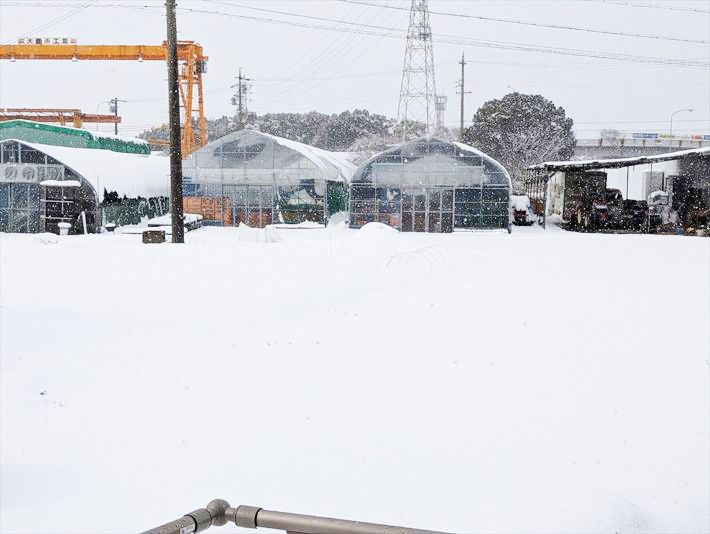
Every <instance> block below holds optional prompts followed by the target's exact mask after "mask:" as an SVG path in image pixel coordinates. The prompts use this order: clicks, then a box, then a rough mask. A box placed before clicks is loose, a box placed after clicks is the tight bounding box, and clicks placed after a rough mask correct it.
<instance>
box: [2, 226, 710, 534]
mask: <svg viewBox="0 0 710 534" xmlns="http://www.w3.org/2000/svg"><path fill="white" fill-rule="evenodd" d="M239 232H240V230H238V229H235V228H215V227H202V228H200V229H197V230H195V231H193V232H190V236H189V237H186V243H185V244H184V245H172V244H167V245H165V246H146V245H143V244H142V243H141V238H140V236H139V235H127V234H116V235H114V234H100V235H87V236H72V238H71V239H62V240H59V242H58V243H56V244H55V245H53V246H51V247H46V246H39V245H38V244H37V242H36V241H35V239H36V237H37V236H31V235H20V234H0V250H1V253H0V332H2V335H0V473H1V475H2V476H0V509H1V510H2V514H0V531H1V532H26V533H34V532H48V533H59V532H78V533H81V532H87V533H88V532H93V533H102V532H103V533H108V532H142V531H144V530H147V529H149V528H151V527H155V526H158V525H161V524H164V523H166V522H167V521H170V520H172V519H174V518H175V517H180V516H182V514H185V513H188V512H189V511H191V510H194V509H196V508H200V507H203V506H205V505H206V504H207V502H208V501H210V500H211V499H213V498H224V499H227V500H229V501H230V503H231V504H232V505H235V506H236V505H239V504H253V505H257V506H263V507H265V508H267V509H272V510H282V511H287V512H297V513H299V512H300V513H306V514H318V515H324V516H328V517H342V518H345V519H354V520H360V521H370V522H378V523H385V524H391V525H403V526H411V527H415V528H425V529H436V530H443V531H448V532H470V533H481V532H487V533H503V532H508V533H509V532H516V533H523V532H524V533H543V532H544V533H562V532H565V533H582V532H583V533H585V534H596V533H600V534H601V533H609V532H624V533H657V534H660V533H669V532H674V533H675V532H681V533H700V532H708V531H710V504H709V503H710V487H709V485H708V477H707V474H708V472H710V458H709V457H708V450H710V428H709V427H708V424H707V423H708V420H710V375H709V373H708V369H709V367H708V365H709V362H708V354H710V339H709V338H708V335H707V333H708V330H707V326H708V324H710V309H709V308H708V295H709V294H710V279H708V276H707V273H708V272H710V255H708V246H709V244H710V240H709V239H708V238H697V237H682V236H652V235H613V234H581V233H572V232H564V231H561V230H560V231H555V232H550V231H549V230H548V231H541V230H540V231H537V230H534V229H527V228H523V229H520V231H519V230H518V229H517V228H516V229H515V230H514V231H513V234H512V235H510V236H509V235H508V234H507V233H468V232H463V233H454V234H415V233H406V232H405V233H396V231H393V230H392V229H387V228H381V227H378V225H376V224H373V225H372V226H370V225H366V226H365V227H363V228H362V229H360V230H357V231H356V230H347V231H344V230H343V231H337V232H334V231H331V230H330V229H327V230H324V231H321V232H314V231H310V230H305V229H302V230H293V231H289V232H281V236H282V238H283V240H282V242H281V243H279V244H278V246H257V245H255V244H254V243H250V242H239V240H238V234H239ZM380 234H381V235H384V236H386V237H387V239H380V237H381V235H380ZM428 247H438V248H439V249H441V251H442V253H444V254H445V255H446V257H447V258H450V259H447V260H446V261H444V260H443V259H442V260H441V261H439V262H434V261H433V260H432V262H431V263H432V265H431V266H430V267H428V268H426V269H424V268H422V269H418V270H417V269H408V268H405V267H402V268H390V267H385V266H383V265H381V261H382V259H383V258H385V257H390V256H393V255H396V254H403V255H405V254H406V253H408V252H410V251H417V250H426V249H428ZM432 252H434V250H432ZM649 266H651V267H649ZM659 273H662V276H660V277H659ZM663 280H668V281H670V282H669V283H667V284H665V285H664V284H663ZM659 284H660V286H659ZM649 287H662V288H663V290H660V291H654V292H649V291H648V288H649ZM521 295H523V296H524V297H525V299H526V300H525V302H526V304H525V305H523V306H520V305H518V303H519V302H520V297H521ZM527 303H530V304H527ZM659 429H660V430H659ZM37 503H41V513H38V512H37ZM78 503H80V510H79V512H77V510H78V508H77V506H78ZM146 503H150V506H146ZM213 528H217V532H238V531H239V529H237V528H236V527H231V528H230V527H229V526H224V527H213Z"/></svg>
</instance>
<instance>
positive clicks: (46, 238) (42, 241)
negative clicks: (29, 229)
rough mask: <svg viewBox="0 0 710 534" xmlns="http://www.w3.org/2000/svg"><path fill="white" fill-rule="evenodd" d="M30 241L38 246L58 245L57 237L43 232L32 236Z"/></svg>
mask: <svg viewBox="0 0 710 534" xmlns="http://www.w3.org/2000/svg"><path fill="white" fill-rule="evenodd" d="M32 241H33V242H35V243H37V244H39V245H56V244H57V243H59V236H58V235H57V234H53V233H51V232H44V233H42V234H37V235H36V236H34V237H33V238H32Z"/></svg>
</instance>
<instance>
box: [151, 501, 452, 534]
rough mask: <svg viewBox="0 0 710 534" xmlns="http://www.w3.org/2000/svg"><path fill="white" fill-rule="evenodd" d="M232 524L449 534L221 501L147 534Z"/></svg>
mask: <svg viewBox="0 0 710 534" xmlns="http://www.w3.org/2000/svg"><path fill="white" fill-rule="evenodd" d="M228 521H229V522H233V523H234V524H236V525H237V526H239V527H245V528H257V527H262V528H271V529H276V530H285V531H286V532H289V533H292V534H296V533H297V534H446V533H445V532H436V531H433V530H420V529H415V528H406V527H393V526H389V525H378V524H376V523H363V522H361V521H348V520H345V519H332V518H329V517H319V516H312V515H301V514H290V513H286V512H272V511H269V510H264V509H262V508H257V507H255V506H238V507H237V508H232V507H231V506H229V503H228V502H227V501H223V500H221V499H215V500H213V501H211V502H210V503H209V504H208V505H207V508H201V509H199V510H195V511H194V512H190V513H189V514H186V515H185V516H183V517H182V518H180V519H176V520H175V521H173V522H171V523H167V524H165V525H162V526H160V527H157V528H154V529H151V530H148V531H146V532H144V533H143V534H192V533H193V532H202V531H203V530H206V529H207V528H209V527H210V526H212V525H215V526H221V525H224V524H225V523H227V522H228Z"/></svg>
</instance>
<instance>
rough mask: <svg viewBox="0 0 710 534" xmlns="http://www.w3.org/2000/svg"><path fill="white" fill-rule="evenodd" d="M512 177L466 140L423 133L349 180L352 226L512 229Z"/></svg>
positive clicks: (428, 229) (405, 229)
mask: <svg viewBox="0 0 710 534" xmlns="http://www.w3.org/2000/svg"><path fill="white" fill-rule="evenodd" d="M511 189H512V187H511V180H510V176H509V174H508V172H507V171H506V170H505V169H504V168H503V167H502V166H501V165H500V164H499V163H498V162H497V161H495V160H494V159H492V158H491V157H489V156H487V155H486V154H484V153H482V152H480V151H478V150H476V149H475V148H473V147H470V146H468V145H464V144H462V143H456V142H449V141H445V140H442V139H438V138H434V137H422V138H419V139H416V140H413V141H410V142H408V143H404V144H402V145H398V146H396V147H394V148H391V149H389V150H386V151H384V152H382V153H380V154H378V155H376V156H374V157H373V158H371V159H370V160H369V161H367V162H366V163H365V164H363V165H362V166H361V167H360V168H358V170H357V171H356V173H355V175H354V176H353V179H352V181H351V184H350V209H349V211H350V227H351V228H360V227H361V226H363V225H365V224H367V223H370V222H380V223H384V224H387V225H389V226H392V227H394V228H397V229H398V230H400V231H402V232H437V233H439V232H444V233H445V232H452V231H454V230H499V229H505V230H508V231H509V232H510V230H511V218H510V194H511Z"/></svg>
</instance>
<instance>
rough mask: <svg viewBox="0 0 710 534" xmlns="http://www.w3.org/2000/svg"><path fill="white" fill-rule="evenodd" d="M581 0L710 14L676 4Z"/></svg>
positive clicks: (583, 0) (584, 0)
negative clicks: (662, 4)
mask: <svg viewBox="0 0 710 534" xmlns="http://www.w3.org/2000/svg"><path fill="white" fill-rule="evenodd" d="M580 1H581V2H592V3H595V4H614V5H619V6H629V7H643V8H647V9H668V10H672V11H690V12H692V13H705V14H710V11H708V10H705V9H695V8H692V7H677V6H658V5H653V4H640V3H637V2H619V1H618V0H580Z"/></svg>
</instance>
